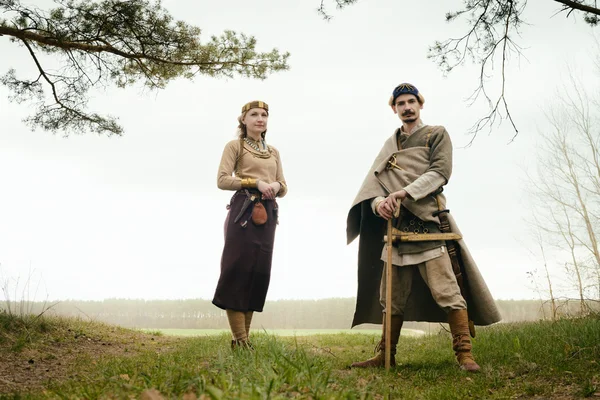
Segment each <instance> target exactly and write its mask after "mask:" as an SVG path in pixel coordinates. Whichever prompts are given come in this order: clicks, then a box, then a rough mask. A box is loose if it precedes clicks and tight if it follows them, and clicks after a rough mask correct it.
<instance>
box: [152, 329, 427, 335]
mask: <svg viewBox="0 0 600 400" xmlns="http://www.w3.org/2000/svg"><path fill="white" fill-rule="evenodd" d="M142 331H144V332H149V333H155V334H164V335H171V336H214V335H222V334H223V333H228V332H229V330H228V329H142ZM260 331H261V332H262V333H266V334H267V335H274V336H311V335H332V334H338V333H347V334H358V335H361V334H362V335H380V334H381V329H362V330H357V329H261V330H260ZM402 332H403V334H404V335H407V336H419V335H422V334H423V333H424V332H423V331H419V330H414V329H405V330H403V331H402Z"/></svg>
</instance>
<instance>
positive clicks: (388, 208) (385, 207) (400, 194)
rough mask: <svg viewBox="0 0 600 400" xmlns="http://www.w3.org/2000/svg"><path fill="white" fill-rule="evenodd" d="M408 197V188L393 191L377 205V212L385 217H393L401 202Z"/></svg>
mask: <svg viewBox="0 0 600 400" xmlns="http://www.w3.org/2000/svg"><path fill="white" fill-rule="evenodd" d="M407 197H408V193H407V192H406V190H404V189H402V190H398V191H397V192H394V193H391V194H390V195H389V196H388V197H386V198H385V200H383V201H381V202H380V203H379V204H378V205H377V213H378V214H379V215H380V216H381V217H382V218H384V219H386V220H388V219H390V218H392V215H393V212H394V210H395V209H396V208H397V207H399V206H400V202H402V200H404V199H405V198H407Z"/></svg>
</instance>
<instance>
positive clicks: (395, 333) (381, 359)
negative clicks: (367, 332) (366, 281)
mask: <svg viewBox="0 0 600 400" xmlns="http://www.w3.org/2000/svg"><path fill="white" fill-rule="evenodd" d="M403 322H404V316H402V315H392V325H391V329H390V343H391V347H390V366H391V367H395V366H396V357H395V355H396V345H397V344H398V339H399V338H400V331H401V330H402V323H403ZM375 352H377V354H376V355H375V357H372V358H369V359H368V360H366V361H360V362H355V363H352V365H350V367H352V368H378V367H385V313H384V314H383V332H382V333H381V341H380V342H379V343H378V344H377V346H376V347H375Z"/></svg>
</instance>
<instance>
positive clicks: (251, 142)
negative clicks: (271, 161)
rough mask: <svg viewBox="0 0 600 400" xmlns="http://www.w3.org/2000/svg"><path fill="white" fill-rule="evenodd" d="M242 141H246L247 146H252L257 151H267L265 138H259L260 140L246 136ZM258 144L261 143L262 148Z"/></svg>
mask: <svg viewBox="0 0 600 400" xmlns="http://www.w3.org/2000/svg"><path fill="white" fill-rule="evenodd" d="M244 141H245V142H246V143H248V146H250V147H252V148H253V149H254V150H256V151H258V152H259V153H267V152H268V151H269V148H268V147H267V143H266V142H265V139H261V140H260V141H255V140H253V139H250V138H248V137H247V136H246V137H245V138H244ZM259 144H262V147H263V148H260V147H259Z"/></svg>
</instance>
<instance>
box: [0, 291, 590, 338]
mask: <svg viewBox="0 0 600 400" xmlns="http://www.w3.org/2000/svg"><path fill="white" fill-rule="evenodd" d="M496 304H497V305H498V308H499V309H500V312H501V314H502V318H503V322H518V321H532V320H539V319H547V318H550V317H551V312H550V305H549V304H547V303H545V302H542V301H540V300H497V301H496ZM354 305H355V299H354V298H330V299H321V300H277V301H267V303H266V305H265V309H264V312H262V313H255V317H254V320H253V324H252V325H253V326H254V327H256V328H260V327H264V328H266V329H347V328H350V324H351V322H352V317H353V314H354ZM594 306H596V308H597V306H598V304H594ZM578 307H579V305H578V303H577V302H575V301H573V302H568V301H563V302H562V303H561V304H560V308H559V310H560V311H561V314H563V315H565V314H570V313H572V314H576V313H577V311H576V310H578ZM9 308H10V310H9ZM3 309H4V310H5V311H9V312H12V313H22V312H26V313H32V314H39V313H41V312H42V310H46V311H45V313H47V314H56V315H63V316H70V317H80V318H82V319H89V320H94V321H102V322H106V323H110V324H115V325H120V326H123V327H129V328H150V329H166V328H178V329H225V328H227V327H228V324H227V317H226V315H225V312H224V311H222V310H221V309H219V308H217V307H215V306H214V305H213V304H212V303H211V301H210V300H203V299H189V300H130V299H107V300H102V301H80V300H65V301H60V302H14V303H8V302H4V303H0V310H3ZM431 325H434V326H436V327H437V326H438V324H428V323H415V322H408V323H406V325H405V327H406V328H412V329H422V330H425V331H431V330H432V326H431ZM361 327H365V328H373V327H374V325H371V326H361ZM358 328H360V327H358Z"/></svg>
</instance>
